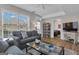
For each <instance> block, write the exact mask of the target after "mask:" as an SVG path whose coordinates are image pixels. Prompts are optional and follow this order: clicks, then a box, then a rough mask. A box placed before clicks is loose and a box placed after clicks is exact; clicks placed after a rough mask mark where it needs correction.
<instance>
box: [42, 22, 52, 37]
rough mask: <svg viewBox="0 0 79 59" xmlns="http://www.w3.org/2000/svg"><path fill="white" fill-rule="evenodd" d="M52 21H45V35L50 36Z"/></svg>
mask: <svg viewBox="0 0 79 59" xmlns="http://www.w3.org/2000/svg"><path fill="white" fill-rule="evenodd" d="M50 27H51V25H50V23H43V37H44V38H50Z"/></svg>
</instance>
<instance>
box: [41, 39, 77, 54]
mask: <svg viewBox="0 0 79 59" xmlns="http://www.w3.org/2000/svg"><path fill="white" fill-rule="evenodd" d="M42 41H44V42H46V43H50V44H54V45H57V46H63V47H64V48H67V49H71V50H74V51H76V52H77V54H79V44H77V45H75V44H73V43H70V42H66V41H64V40H61V39H59V38H43V39H42Z"/></svg>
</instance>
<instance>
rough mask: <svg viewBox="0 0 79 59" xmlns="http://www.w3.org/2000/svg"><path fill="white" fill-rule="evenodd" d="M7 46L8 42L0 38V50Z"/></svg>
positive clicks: (5, 48)
mask: <svg viewBox="0 0 79 59" xmlns="http://www.w3.org/2000/svg"><path fill="white" fill-rule="evenodd" d="M8 47H9V44H8V43H7V42H6V41H2V40H0V52H4V51H6V50H7V48H8Z"/></svg>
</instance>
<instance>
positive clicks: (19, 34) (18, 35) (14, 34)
mask: <svg viewBox="0 0 79 59" xmlns="http://www.w3.org/2000/svg"><path fill="white" fill-rule="evenodd" d="M13 36H16V37H19V38H20V39H23V37H22V34H21V32H20V31H14V32H13Z"/></svg>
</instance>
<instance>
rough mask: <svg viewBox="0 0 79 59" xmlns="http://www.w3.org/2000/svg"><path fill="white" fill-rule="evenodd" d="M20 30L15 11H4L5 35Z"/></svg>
mask: <svg viewBox="0 0 79 59" xmlns="http://www.w3.org/2000/svg"><path fill="white" fill-rule="evenodd" d="M16 30H18V19H17V16H16V14H15V13H12V12H4V13H3V33H4V37H8V36H9V35H10V33H11V32H13V31H16Z"/></svg>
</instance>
